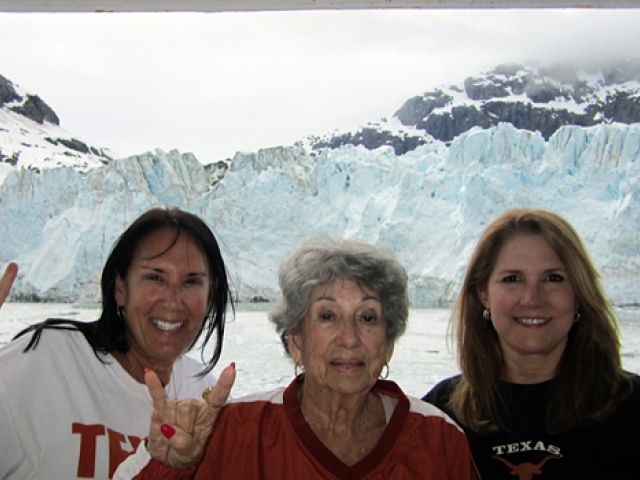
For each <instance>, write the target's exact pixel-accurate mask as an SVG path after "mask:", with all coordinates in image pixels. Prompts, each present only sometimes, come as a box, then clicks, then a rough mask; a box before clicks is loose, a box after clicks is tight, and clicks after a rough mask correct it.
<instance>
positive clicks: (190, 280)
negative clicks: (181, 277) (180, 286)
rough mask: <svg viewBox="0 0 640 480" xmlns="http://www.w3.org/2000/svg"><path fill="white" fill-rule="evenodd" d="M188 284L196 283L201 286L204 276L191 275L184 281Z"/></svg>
mask: <svg viewBox="0 0 640 480" xmlns="http://www.w3.org/2000/svg"><path fill="white" fill-rule="evenodd" d="M184 283H185V284H187V285H196V286H200V285H202V284H203V283H204V282H203V280H202V278H200V277H189V278H187V279H186V280H185V282H184Z"/></svg>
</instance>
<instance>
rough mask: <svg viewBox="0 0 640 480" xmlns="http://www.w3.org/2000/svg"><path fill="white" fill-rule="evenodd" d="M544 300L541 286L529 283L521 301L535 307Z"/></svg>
mask: <svg viewBox="0 0 640 480" xmlns="http://www.w3.org/2000/svg"><path fill="white" fill-rule="evenodd" d="M543 301H544V297H543V294H542V289H541V286H540V285H538V284H528V285H526V286H525V288H524V291H523V292H522V298H521V299H520V303H521V304H522V305H524V306H527V307H535V306H538V305H540V304H541V303H542V302H543Z"/></svg>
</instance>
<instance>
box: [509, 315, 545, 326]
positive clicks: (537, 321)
mask: <svg viewBox="0 0 640 480" xmlns="http://www.w3.org/2000/svg"><path fill="white" fill-rule="evenodd" d="M514 319H515V321H516V322H518V323H519V324H521V325H531V326H537V325H546V324H547V323H549V322H550V321H551V318H548V317H515V318H514Z"/></svg>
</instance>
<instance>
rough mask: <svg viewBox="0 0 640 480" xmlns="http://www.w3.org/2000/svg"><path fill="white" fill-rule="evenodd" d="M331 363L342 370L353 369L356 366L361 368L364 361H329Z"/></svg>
mask: <svg viewBox="0 0 640 480" xmlns="http://www.w3.org/2000/svg"><path fill="white" fill-rule="evenodd" d="M331 365H333V366H334V367H338V368H341V369H344V370H354V369H356V368H361V367H362V366H363V365H364V363H363V362H361V361H359V360H334V361H332V362H331Z"/></svg>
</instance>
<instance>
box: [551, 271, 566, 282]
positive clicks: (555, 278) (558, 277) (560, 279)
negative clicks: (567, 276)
mask: <svg viewBox="0 0 640 480" xmlns="http://www.w3.org/2000/svg"><path fill="white" fill-rule="evenodd" d="M547 280H548V281H550V282H564V276H563V275H560V274H559V273H550V274H549V276H548V277H547Z"/></svg>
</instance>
